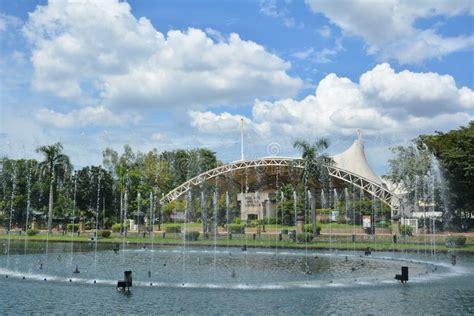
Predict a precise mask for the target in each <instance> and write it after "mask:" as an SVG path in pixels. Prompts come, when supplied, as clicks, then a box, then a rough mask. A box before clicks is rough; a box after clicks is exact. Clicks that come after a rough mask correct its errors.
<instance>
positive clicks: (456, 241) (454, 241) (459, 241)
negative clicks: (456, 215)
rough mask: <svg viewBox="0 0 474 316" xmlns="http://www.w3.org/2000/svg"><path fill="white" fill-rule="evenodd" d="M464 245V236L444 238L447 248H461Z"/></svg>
mask: <svg viewBox="0 0 474 316" xmlns="http://www.w3.org/2000/svg"><path fill="white" fill-rule="evenodd" d="M465 244H466V236H463V235H455V236H448V237H446V246H447V247H462V246H464V245H465Z"/></svg>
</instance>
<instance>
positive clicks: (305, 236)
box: [296, 233, 314, 243]
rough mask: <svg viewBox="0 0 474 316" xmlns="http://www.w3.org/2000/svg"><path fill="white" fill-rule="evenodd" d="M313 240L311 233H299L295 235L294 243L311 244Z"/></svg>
mask: <svg viewBox="0 0 474 316" xmlns="http://www.w3.org/2000/svg"><path fill="white" fill-rule="evenodd" d="M313 238H314V235H313V234H312V233H299V234H296V241H297V242H299V243H304V242H311V241H312V240H313Z"/></svg>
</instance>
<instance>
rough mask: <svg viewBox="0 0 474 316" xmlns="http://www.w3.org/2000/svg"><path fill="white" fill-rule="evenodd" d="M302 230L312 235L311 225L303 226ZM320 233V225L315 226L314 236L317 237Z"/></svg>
mask: <svg viewBox="0 0 474 316" xmlns="http://www.w3.org/2000/svg"><path fill="white" fill-rule="evenodd" d="M304 230H305V231H306V232H308V233H313V224H305V225H304ZM320 233H321V225H316V234H317V235H319V234H320Z"/></svg>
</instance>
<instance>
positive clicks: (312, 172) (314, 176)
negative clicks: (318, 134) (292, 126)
mask: <svg viewBox="0 0 474 316" xmlns="http://www.w3.org/2000/svg"><path fill="white" fill-rule="evenodd" d="M293 147H294V148H295V149H297V150H299V151H301V153H302V158H303V164H304V169H303V183H304V187H305V191H306V190H307V187H308V186H309V187H310V192H311V196H312V198H311V205H310V208H311V219H312V230H313V234H316V233H317V228H316V192H315V185H316V183H319V184H320V185H321V187H323V186H324V185H326V184H327V181H328V179H329V174H328V170H327V168H326V166H327V165H328V164H331V163H332V159H331V158H330V157H329V156H327V155H326V154H324V153H323V151H324V150H325V149H327V148H328V147H329V141H328V140H327V139H325V138H321V139H318V140H317V141H316V142H314V143H313V144H311V143H309V142H306V141H304V140H296V141H295V142H294V143H293ZM305 193H306V192H305ZM301 217H303V218H304V214H303V216H301V215H300V218H301Z"/></svg>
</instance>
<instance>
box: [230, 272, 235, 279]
mask: <svg viewBox="0 0 474 316" xmlns="http://www.w3.org/2000/svg"><path fill="white" fill-rule="evenodd" d="M231 276H232V277H233V278H235V270H232V274H231Z"/></svg>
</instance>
